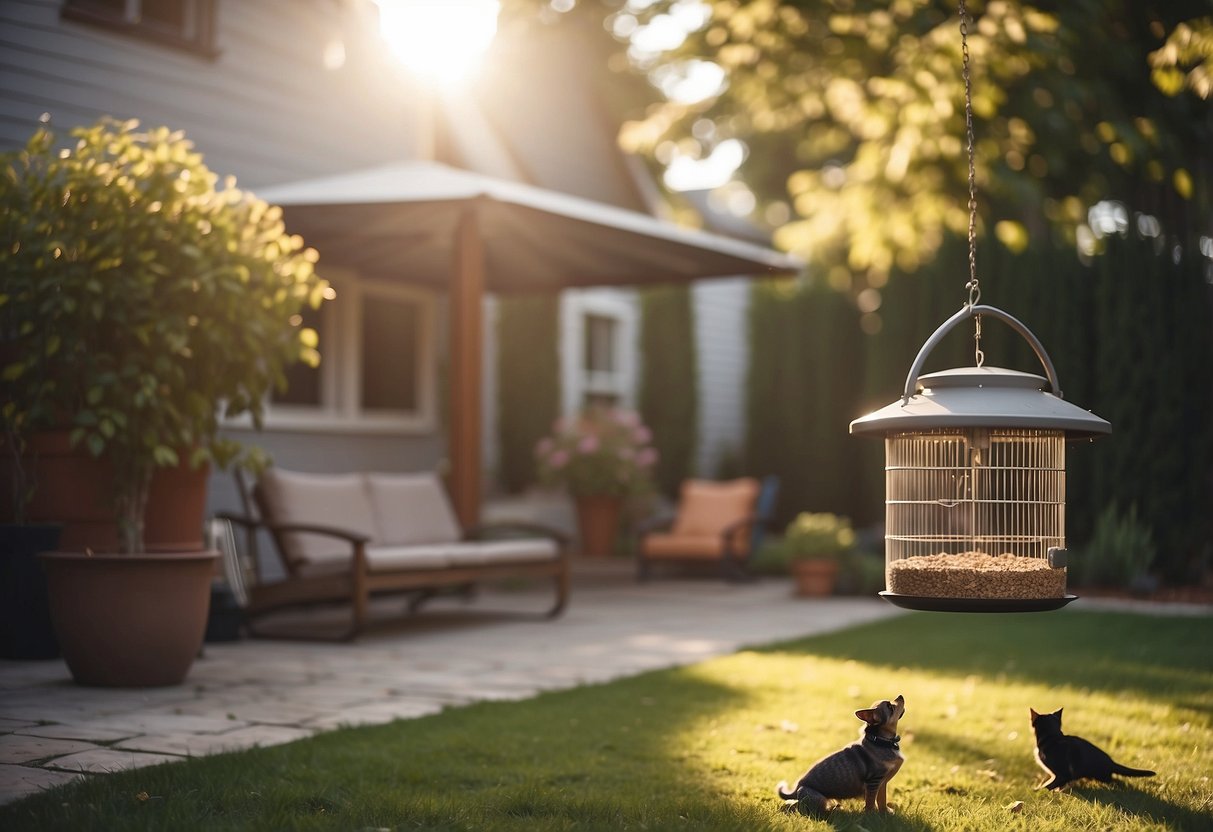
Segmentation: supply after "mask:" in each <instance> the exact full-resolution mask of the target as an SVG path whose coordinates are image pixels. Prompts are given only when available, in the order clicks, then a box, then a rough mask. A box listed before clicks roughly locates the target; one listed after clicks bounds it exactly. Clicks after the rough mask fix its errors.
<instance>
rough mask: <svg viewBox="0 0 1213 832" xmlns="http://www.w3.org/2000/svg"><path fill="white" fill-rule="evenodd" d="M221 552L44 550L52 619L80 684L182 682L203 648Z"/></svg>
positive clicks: (72, 670) (149, 685) (65, 658)
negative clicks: (98, 553)
mask: <svg viewBox="0 0 1213 832" xmlns="http://www.w3.org/2000/svg"><path fill="white" fill-rule="evenodd" d="M218 557H219V553H218V552H216V551H214V550H209V551H201V552H160V553H155V554H144V555H131V554H117V555H115V554H106V555H86V554H84V553H81V552H45V553H43V554H42V555H41V559H42V565H43V567H44V568H45V569H46V583H47V590H48V595H49V598H50V608H51V619H52V620H53V621H54V624H55V632H56V634H57V635H58V637H59V646H60V648H61V649H62V651H63V658H64V660H65V661H66V662H67V666H68V669H69V670H71V672H72V677H73V678H75V680H76V681H77V682H78V683H80V684H82V685H93V686H100V687H157V686H162V685H176V684H180V683H181V682H182V680H184V679H185V677H186V674H188V673H189V669H190V666H191V665H192V664H193V663H194V657H195V656H197V654H198V649H199V647H201V645H202V637H203V634H204V633H205V631H206V619H207V612H208V610H209V607H210V600H211V576H212V575H213V574H214V571H215V561H216V560H217V559H218Z"/></svg>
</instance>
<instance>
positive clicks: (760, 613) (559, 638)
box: [0, 560, 1208, 802]
mask: <svg viewBox="0 0 1213 832" xmlns="http://www.w3.org/2000/svg"><path fill="white" fill-rule="evenodd" d="M541 592H542V590H539V589H538V588H537V589H536V590H535V591H532V590H530V589H526V588H503V589H499V590H495V591H492V592H486V593H485V594H484V597H481V598H478V599H477V600H476V601H475V603H473V604H469V605H465V604H464V603H463V602H462V601H460V600H458V599H450V600H445V601H441V602H436V603H434V604H433V605H432V606H429V607H427V608H426V612H425V613H424V614H422V615H420V616H418V617H416V618H414V619H410V620H407V621H405V622H403V623H401V624H398V625H394V626H393V628H392V629H390V630H387V629H383V630H378V631H373V632H372V633H371V634H369V635H367V636H365V637H363V638H362V639H360V640H359V641H357V642H355V643H353V644H327V643H314V642H312V643H305V642H283V641H265V640H252V641H250V640H245V641H238V642H229V643H219V644H208V645H206V647H205V650H204V655H203V657H202V658H201V659H199V661H197V662H196V663H195V665H194V667H193V670H192V671H191V674H190V676H189V678H188V679H187V681H186V683H185V684H184V685H181V686H179V687H170V688H158V689H143V690H116V689H101V688H84V687H78V686H76V685H75V684H73V683H72V682H71V680H70V677H69V675H68V672H67V669H66V667H65V666H64V664H63V663H62V662H61V661H57V660H56V661H44V662H0V802H9V801H12V800H16V799H18V798H20V797H22V796H24V795H27V794H31V793H34V792H36V791H38V790H40V789H43V788H47V787H49V786H53V785H57V784H59V783H64V782H68V781H71V780H74V779H77V778H80V777H87V776H90V775H93V774H99V773H104V772H111V771H117V770H121V769H128V768H137V767H140V766H147V765H154V764H157V763H162V762H167V761H172V760H176V759H181V758H182V757H185V756H202V755H207V754H214V753H220V752H223V751H230V750H238V749H243V748H249V747H252V746H255V745H262V746H267V745H274V744H278V743H285V742H291V741H292V740H296V739H301V738H303V737H307V736H310V735H312V734H314V733H317V732H321V731H327V730H331V729H335V728H338V727H342V726H353V725H371V724H378V723H384V722H389V721H392V720H395V719H407V718H411V717H418V716H424V715H427V714H432V713H436V712H438V711H440V710H441V709H443V708H445V707H448V706H458V705H462V704H467V703H471V702H476V701H483V700H514V699H524V698H527V697H530V696H533V695H535V694H536V693H539V692H541V691H545V690H558V689H562V688H571V687H575V686H578V685H582V684H594V683H601V682H607V681H611V680H614V679H619V678H622V677H625V676H630V675H634V674H637V673H641V672H644V671H647V670H652V669H657V668H663V667H671V666H677V665H685V664H690V663H693V662H697V661H700V660H703V659H707V658H710V657H713V656H718V655H724V654H728V653H731V652H734V651H736V650H738V649H741V648H742V647H744V646H746V645H753V644H761V643H766V642H772V641H777V640H782V639H788V638H793V637H798V636H805V635H811V634H816V633H823V632H827V631H831V630H838V629H843V628H846V627H850V626H853V625H857V624H862V623H865V622H869V621H876V620H879V619H884V618H888V617H891V616H894V615H898V614H900V613H899V611H898V610H896V609H895V608H894V607H891V606H889V605H887V604H885V603H883V602H882V601H879V600H877V599H875V598H830V599H825V600H814V601H804V600H799V599H796V598H793V597H792V595H791V593H790V591H789V586H788V584H787V582H786V581H783V580H761V581H756V582H754V583H749V584H740V585H739V584H725V583H722V582H720V581H717V580H703V579H674V580H658V581H653V582H651V583H647V584H636V583H634V581H633V579H632V569H631V564H630V563H628V562H626V561H617V560H610V561H607V560H604V561H586V560H583V561H581V562H579V563H578V564H577V568H576V573H575V579H574V596H573V602H572V604H571V605H570V608H569V610H568V612H566V613H565V615H564V616H563V617H562V618H560V619H558V620H556V621H544V620H541V619H539V618H538V617H534V616H528V615H518V614H516V613H526V612H531V611H536V610H541V609H542V608H543V605H544V603H545V600H544V598H543V597H541V596H540V593H541ZM1075 606H1076V607H1080V608H1085V609H1096V608H1123V607H1126V606H1127V608H1129V609H1134V610H1141V609H1143V607H1142V605H1141V604H1139V603H1133V602H1114V601H1100V600H1086V599H1084V600H1082V601H1079V602H1078V603H1077V604H1076V605H1075ZM488 610H495V611H496V612H488ZM1167 614H1197V615H1200V614H1205V615H1207V614H1208V608H1207V607H1204V606H1197V605H1186V606H1185V605H1169V606H1168V607H1167ZM321 615H323V613H321Z"/></svg>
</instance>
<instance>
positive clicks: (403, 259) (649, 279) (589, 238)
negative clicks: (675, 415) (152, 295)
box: [258, 162, 801, 293]
mask: <svg viewBox="0 0 1213 832" xmlns="http://www.w3.org/2000/svg"><path fill="white" fill-rule="evenodd" d="M258 196H260V197H261V198H263V199H265V200H266V201H268V202H270V203H272V204H275V205H281V206H282V207H283V209H284V212H285V217H286V222H287V228H288V230H290V231H291V232H292V233H297V234H301V235H302V236H303V238H304V239H305V240H306V241H307V243H308V245H310V246H314V247H315V248H317V249H318V250H319V251H320V252H321V254H322V257H321V263H322V264H324V263H331V264H335V265H341V266H348V267H350V268H354V269H356V270H358V272H359V273H360V274H362V275H364V276H366V277H370V278H373V279H391V280H403V281H406V282H409V283H420V284H427V285H430V286H432V287H434V288H435V289H440V290H446V289H447V287H448V286H449V283H450V280H451V264H452V262H453V258H454V245H455V238H456V234H455V229H456V227H457V226H458V223H459V221H460V218H461V216H463V214H464V213H465V212H466V211H467V210H469V208H474V210H475V213H476V216H477V227H478V229H479V233H480V237H481V239H482V240H483V245H484V258H485V280H486V285H485V289H486V290H487V291H489V292H494V293H510V292H531V291H554V290H559V289H562V288H569V287H578V286H605V285H610V286H633V285H638V284H644V283H663V282H677V281H687V280H693V279H697V278H705V277H725V276H733V275H780V274H793V273H796V272H798V271H799V270H800V268H801V263H800V261H798V260H797V259H796V258H793V257H790V256H788V255H786V254H782V253H780V252H777V251H773V250H771V249H768V248H764V247H762V246H757V245H754V244H751V243H746V242H741V241H738V240H734V239H730V238H727V237H721V236H718V235H714V234H708V233H705V232H702V231H696V230H693V229H688V228H683V227H681V226H677V225H674V224H673V223H670V222H666V221H664V220H660V219H657V218H655V217H652V216H649V215H647V214H640V213H637V212H634V211H626V210H623V209H621V208H615V207H613V206H610V205H603V204H600V203H596V202H592V201H590V200H586V199H581V198H578V197H574V196H569V195H567V194H561V193H557V192H554V191H549V190H544V189H542V188H536V187H533V186H530V185H524V184H521V183H517V182H510V181H506V180H502V179H496V178H493V177H488V176H483V175H480V174H476V173H471V172H468V171H463V170H458V169H456V168H452V167H448V166H446V165H442V164H438V163H434V162H401V163H397V164H391V165H385V166H383V167H379V168H374V169H371V170H363V171H356V172H353V173H348V174H342V175H339V176H329V177H324V178H320V179H312V180H307V181H304V182H297V183H293V184H286V185H280V186H277V187H272V188H267V189H264V190H262V191H259V192H258Z"/></svg>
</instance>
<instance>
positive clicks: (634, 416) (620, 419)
mask: <svg viewBox="0 0 1213 832" xmlns="http://www.w3.org/2000/svg"><path fill="white" fill-rule="evenodd" d="M614 417H615V423H616V424H619V425H623V426H624V427H626V428H634V427H636V426H637V425H639V424H640V415H639V414H638V413H636V411H634V410H616V411H615V413H614Z"/></svg>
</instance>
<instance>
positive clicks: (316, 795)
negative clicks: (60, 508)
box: [0, 672, 925, 832]
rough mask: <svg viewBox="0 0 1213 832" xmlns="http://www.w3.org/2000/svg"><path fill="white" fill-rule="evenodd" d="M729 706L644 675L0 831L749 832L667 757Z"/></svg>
mask: <svg viewBox="0 0 1213 832" xmlns="http://www.w3.org/2000/svg"><path fill="white" fill-rule="evenodd" d="M745 699H746V694H745V693H744V692H742V691H738V690H736V689H734V688H731V687H729V686H727V685H723V684H717V683H714V682H712V681H710V680H704V679H701V678H696V677H694V676H693V675H692V674H687V673H680V672H672V673H657V674H646V675H644V676H640V677H636V678H633V679H627V680H623V681H621V682H616V683H613V684H610V685H600V686H591V687H587V688H582V689H578V690H573V691H564V692H559V693H550V694H544V695H541V696H539V697H537V698H536V699H533V700H528V701H524V702H516V703H484V704H478V705H473V706H469V707H466V708H460V709H456V710H451V711H447V712H445V713H443V714H439V715H436V716H433V717H427V718H422V719H415V720H408V721H402V722H396V723H392V724H389V725H384V726H377V727H374V728H357V729H348V730H344V731H338V732H333V733H329V734H323V735H320V736H317V737H313V738H311V739H308V740H303V741H300V742H296V743H291V744H289V745H284V746H277V747H273V748H265V749H255V750H252V751H248V752H241V753H235V754H225V755H219V756H214V757H206V758H201V759H194V760H190V761H187V762H184V763H176V764H171V765H167V766H157V767H152V768H145V769H138V770H135V771H126V772H120V773H115V774H112V775H106V776H102V777H95V778H91V779H90V780H88V781H84V782H81V783H77V784H72V785H69V786H67V787H64V788H61V789H56V790H54V791H52V792H49V793H47V794H44V795H40V796H36V797H33V798H30V799H28V800H26V801H22V802H20V803H18V804H14V805H10V806H5V807H0V828H3V829H6V830H26V829H30V830H33V829H37V830H50V829H71V830H81V829H122V830H138V829H174V830H192V829H199V830H202V829H205V830H208V832H209V830H220V829H242V830H243V829H267V830H268V829H273V830H278V829H363V828H372V829H375V828H393V829H401V828H409V829H477V830H481V829H484V830H496V829H500V830H528V832H529V830H547V829H567V828H571V827H574V826H575V827H578V828H590V829H595V828H599V829H611V828H625V827H627V828H645V827H647V828H649V829H665V828H672V827H677V826H680V827H682V828H700V829H755V828H764V827H768V826H769V825H770V822H771V820H772V814H773V813H774V812H775V808H774V807H775V801H774V800H773V799H772V801H771V802H770V803H769V804H768V803H757V804H756V803H755V801H752V800H748V799H746V798H744V797H742V796H740V795H738V794H736V793H733V794H729V793H726V792H724V791H722V790H721V789H720V788H719V784H718V783H717V784H715V785H714V784H713V782H712V778H711V777H704V776H702V769H701V768H700V767H699V766H697V765H695V760H693V759H688V754H687V753H685V752H686V749H682V748H679V737H680V736H683V735H684V734H685V733H686V732H689V731H694V730H696V729H697V726H701V725H703V724H704V723H706V722H710V721H711V720H712V719H714V718H716V717H717V716H718V715H720V714H722V713H725V712H727V711H729V710H730V709H733V708H735V707H738V706H740V705H742V704H743V703H744V701H745ZM689 756H690V757H693V756H694V755H693V753H692V754H690V755H689ZM881 828H888V829H905V830H915V832H917V831H918V830H923V829H925V827H923V826H921V825H918V826H905V825H898V826H887V827H881Z"/></svg>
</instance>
